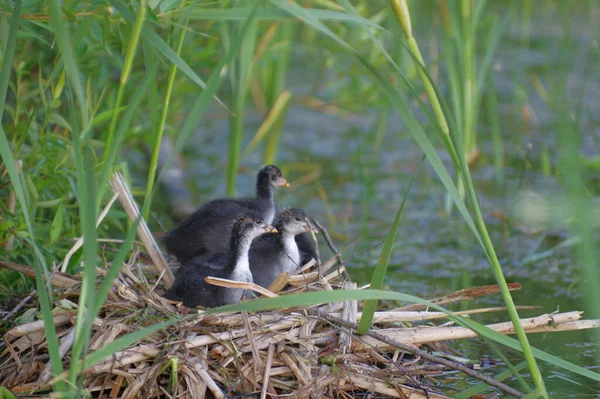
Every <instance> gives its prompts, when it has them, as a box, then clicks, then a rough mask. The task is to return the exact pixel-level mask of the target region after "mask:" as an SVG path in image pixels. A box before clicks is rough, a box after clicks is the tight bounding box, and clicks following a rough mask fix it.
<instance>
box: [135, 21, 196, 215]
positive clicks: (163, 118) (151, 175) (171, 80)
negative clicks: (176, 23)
mask: <svg viewBox="0 0 600 399" xmlns="http://www.w3.org/2000/svg"><path fill="white" fill-rule="evenodd" d="M187 24H188V21H187V20H186V21H185V22H183V24H182V27H181V28H180V31H179V38H178V39H177V48H176V50H175V51H176V52H177V55H180V54H181V49H182V47H183V41H184V39H185V31H186V28H187ZM176 74H177V65H176V64H175V63H172V64H171V66H170V67H169V75H168V78H167V88H166V91H165V101H164V103H163V106H162V110H161V114H160V120H159V122H158V126H157V129H156V132H155V136H154V145H153V147H152V158H151V159H150V168H149V170H148V179H147V182H146V193H145V195H144V208H143V211H142V215H143V217H144V218H145V219H148V215H149V214H150V205H151V202H152V191H153V189H154V180H155V179H156V169H157V167H158V156H159V154H160V146H161V143H162V137H163V134H164V130H165V124H166V122H167V115H168V113H169V104H170V101H171V94H172V92H173V86H174V84H175V75H176Z"/></svg>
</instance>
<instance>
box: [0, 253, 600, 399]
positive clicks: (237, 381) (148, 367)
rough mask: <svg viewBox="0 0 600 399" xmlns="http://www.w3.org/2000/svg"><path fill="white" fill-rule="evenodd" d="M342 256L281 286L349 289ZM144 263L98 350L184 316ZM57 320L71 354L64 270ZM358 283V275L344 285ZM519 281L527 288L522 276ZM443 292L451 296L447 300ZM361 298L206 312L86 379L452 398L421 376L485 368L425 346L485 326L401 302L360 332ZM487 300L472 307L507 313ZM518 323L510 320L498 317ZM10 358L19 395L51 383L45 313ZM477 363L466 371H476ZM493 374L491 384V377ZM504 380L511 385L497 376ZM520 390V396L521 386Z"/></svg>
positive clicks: (131, 392)
mask: <svg viewBox="0 0 600 399" xmlns="http://www.w3.org/2000/svg"><path fill="white" fill-rule="evenodd" d="M336 265H337V263H336V259H335V258H333V259H332V260H330V261H329V262H327V263H325V264H324V265H323V270H322V276H323V277H322V279H321V280H319V277H318V276H319V273H317V272H310V271H309V270H308V269H309V268H310V266H311V264H309V265H307V266H306V267H305V268H304V270H303V271H301V272H300V273H298V274H297V275H295V276H287V275H282V276H281V278H280V279H279V280H278V281H276V282H275V283H274V284H273V286H272V287H270V288H271V289H272V290H274V291H278V287H281V286H283V285H285V286H287V287H288V288H287V289H286V290H285V291H279V292H277V293H276V294H277V295H287V294H289V293H294V292H301V291H305V290H330V289H338V288H342V285H344V284H343V282H341V281H340V276H341V272H340V269H339V268H336ZM143 270H148V268H144V267H143V264H142V263H141V262H140V260H139V258H138V257H137V256H135V257H133V258H132V259H131V260H130V262H129V264H128V265H127V266H125V267H124V268H123V270H122V272H121V274H120V275H119V276H118V278H117V279H116V280H115V283H114V285H113V290H112V291H111V292H110V294H109V297H108V300H107V302H106V304H105V305H104V307H103V310H102V313H101V315H100V317H98V318H97V319H96V321H95V324H94V333H93V335H92V339H91V341H90V350H95V349H97V348H100V347H102V346H103V345H106V344H107V343H109V342H111V341H113V340H115V339H116V338H118V337H120V336H122V335H123V334H127V333H128V332H131V331H135V330H137V329H139V328H141V327H143V326H145V325H149V324H154V323H157V322H160V321H162V320H167V319H171V318H174V317H178V316H179V314H178V305H177V304H174V303H171V302H169V301H167V300H165V299H164V298H162V297H161V296H160V295H159V294H160V293H162V291H163V287H162V286H161V285H156V284H155V283H153V282H152V281H149V279H150V278H149V277H148V273H144V272H143ZM57 281H58V282H59V285H60V286H61V288H56V294H57V295H56V298H58V299H57V300H56V302H55V315H56V316H55V319H54V322H55V325H56V326H57V329H58V331H59V336H60V337H61V351H62V353H63V359H64V361H65V364H66V363H67V362H68V360H69V350H70V343H71V342H72V340H73V333H74V327H73V326H74V320H73V318H74V317H75V314H76V311H75V309H76V307H77V305H76V299H77V295H78V289H77V285H76V284H77V282H76V280H74V279H73V286H72V287H65V285H67V284H65V281H64V280H57ZM345 285H346V287H348V283H346V284H345ZM513 288H519V287H518V286H513ZM496 291H497V288H496V287H495V286H490V287H480V288H477V289H472V290H468V291H463V292H461V293H454V294H452V295H449V296H447V297H446V299H452V298H455V299H456V298H458V299H461V300H462V299H464V298H465V297H471V298H472V297H473V296H474V295H476V296H480V295H486V294H489V293H494V292H496ZM442 301H443V300H442ZM358 308H360V306H359V304H357V303H356V302H354V301H349V302H344V303H336V304H329V305H323V306H313V307H306V308H290V309H285V310H279V311H262V312H256V313H253V314H246V313H241V314H228V315H218V316H216V315H206V314H203V312H200V313H199V314H198V316H197V317H196V318H194V319H192V320H186V321H182V322H181V323H179V324H176V325H174V326H172V327H169V328H167V329H165V330H163V331H160V332H157V333H155V334H152V335H150V336H148V337H146V338H145V339H143V340H142V341H140V342H137V343H135V344H134V345H131V346H130V347H129V348H127V349H125V350H123V351H121V352H118V353H116V354H115V355H114V356H111V357H110V358H108V359H105V360H104V361H102V362H100V363H99V364H96V365H93V366H92V367H89V368H88V369H87V370H86V372H85V376H84V379H85V386H86V388H87V390H88V391H89V392H90V393H91V394H92V395H93V396H95V397H111V398H116V397H123V398H133V397H141V396H142V395H143V396H144V397H148V398H150V397H190V398H203V397H205V395H206V394H207V392H208V391H210V392H211V393H212V395H214V396H215V397H217V398H224V397H226V396H229V395H234V394H240V393H249V392H254V393H256V394H257V395H259V394H260V395H261V397H263V398H264V397H266V396H267V395H270V396H274V395H288V394H290V395H292V397H314V398H321V397H326V396H330V397H333V396H338V395H339V396H342V397H343V396H348V397H352V396H354V395H355V394H356V393H358V392H363V393H364V392H375V393H377V394H379V395H380V396H385V397H398V398H406V397H408V398H426V397H427V395H428V397H429V398H441V397H443V396H442V395H441V394H436V393H435V392H432V390H431V389H430V388H429V387H427V386H426V385H425V384H424V383H423V382H422V377H423V376H424V375H429V374H432V373H435V374H437V373H441V372H444V371H448V370H453V369H457V370H460V371H463V372H467V373H469V374H470V375H471V376H474V377H475V378H481V379H483V378H482V377H483V376H482V375H481V374H479V373H478V372H476V371H475V370H473V369H470V368H469V367H467V366H466V365H464V364H460V363H457V362H456V361H455V360H448V359H446V358H437V357H436V356H432V355H431V354H430V353H427V352H425V351H421V350H419V349H418V347H420V346H423V345H427V344H429V343H433V342H439V341H445V340H454V339H459V338H467V337H473V336H475V335H474V333H472V332H471V331H470V330H467V329H464V328H461V327H455V326H451V325H444V326H432V325H430V324H431V323H428V325H419V326H410V325H409V324H408V323H409V322H416V321H428V320H433V319H439V318H443V317H445V315H444V314H443V313H440V312H428V311H405V310H391V311H385V312H378V313H376V315H375V319H374V321H375V323H376V326H377V328H376V329H375V330H374V333H372V334H371V335H369V336H357V335H355V334H353V328H352V327H353V324H352V323H354V322H355V321H356V318H357V317H359V316H360V312H358V311H357V310H358ZM498 310H502V308H489V309H477V310H473V311H468V312H462V313H463V314H469V313H471V314H473V313H481V312H490V311H498ZM580 315H581V313H580V312H569V313H562V314H554V315H543V316H539V317H537V318H533V319H527V320H524V325H525V326H526V330H527V331H530V332H542V331H544V332H546V331H557V330H565V329H573V328H590V327H594V326H598V325H599V323H598V322H594V321H578V319H579V318H580ZM489 327H490V328H493V329H495V330H496V331H499V332H502V333H506V334H508V333H512V325H511V324H510V323H500V324H496V325H490V326H489ZM4 342H5V345H6V348H4V350H3V352H2V355H1V358H0V362H1V363H0V364H1V365H0V383H1V384H2V385H4V386H6V387H8V388H10V389H11V390H12V391H13V392H15V393H17V394H33V393H34V392H40V391H41V392H44V390H47V389H49V382H50V380H51V376H50V373H49V364H48V363H49V362H48V356H47V353H46V350H45V335H44V330H43V324H42V323H41V322H40V321H35V322H30V323H26V324H22V325H19V326H16V327H14V328H13V329H11V330H9V331H8V332H6V333H5V334H4ZM465 370H466V371H465ZM489 380H490V379H488V380H487V381H486V382H488V383H489V382H490V381H489ZM492 382H493V383H495V384H496V385H497V386H498V387H499V388H500V389H505V390H508V391H510V390H511V388H509V387H506V386H504V385H503V384H501V383H499V382H497V381H495V382H494V381H493V380H492ZM510 392H511V394H513V395H517V396H520V395H518V392H514V390H512V391H510Z"/></svg>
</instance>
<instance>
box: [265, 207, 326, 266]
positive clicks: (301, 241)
mask: <svg viewBox="0 0 600 399" xmlns="http://www.w3.org/2000/svg"><path fill="white" fill-rule="evenodd" d="M280 216H281V214H278V215H275V220H279V218H280ZM307 220H308V218H307ZM311 230H313V231H315V232H318V230H317V229H315V228H314V227H313V226H312V224H311ZM296 245H298V249H299V250H300V265H301V266H304V265H305V264H307V263H308V262H310V260H311V259H314V260H316V261H317V262H321V259H319V255H318V254H317V251H316V250H315V245H314V243H313V240H312V237H310V235H309V234H308V233H303V234H298V235H297V236H296Z"/></svg>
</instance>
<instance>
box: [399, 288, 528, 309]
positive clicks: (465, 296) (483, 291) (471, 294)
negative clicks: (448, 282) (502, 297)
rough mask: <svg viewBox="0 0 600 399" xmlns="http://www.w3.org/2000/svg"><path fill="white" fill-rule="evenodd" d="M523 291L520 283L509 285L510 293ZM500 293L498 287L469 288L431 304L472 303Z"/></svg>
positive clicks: (417, 306) (420, 306)
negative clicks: (482, 297) (476, 299)
mask: <svg viewBox="0 0 600 399" xmlns="http://www.w3.org/2000/svg"><path fill="white" fill-rule="evenodd" d="M520 289H521V284H519V283H509V284H508V290H509V291H517V290H520ZM499 292H500V287H498V286H497V285H485V286H482V287H474V288H467V289H464V290H460V291H456V292H453V293H451V294H448V295H445V296H443V297H440V298H434V299H430V300H429V302H432V303H434V304H436V305H443V304H446V303H452V302H458V301H472V300H473V299H475V298H479V297H480V296H484V295H492V294H497V293H499ZM420 309H427V306H425V305H419V304H413V305H408V306H403V307H401V308H398V310H420Z"/></svg>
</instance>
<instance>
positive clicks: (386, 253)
mask: <svg viewBox="0 0 600 399" xmlns="http://www.w3.org/2000/svg"><path fill="white" fill-rule="evenodd" d="M424 160H425V155H423V157H422V158H421V162H420V163H419V167H417V169H416V170H415V173H414V174H413V176H412V178H411V179H410V182H409V183H408V187H407V189H406V192H405V193H404V197H403V198H402V202H401V203H400V207H398V211H397V212H396V216H395V217H394V221H393V222H392V225H391V227H390V230H389V232H388V234H387V236H386V237H385V241H384V243H383V248H382V249H381V254H380V255H379V260H378V261H377V265H376V266H375V270H374V271H373V277H371V285H370V288H371V289H373V290H380V289H381V288H382V287H383V281H384V280H385V274H386V272H387V266H388V263H389V262H390V257H391V256H392V250H393V249H394V243H395V242H396V234H397V233H398V226H399V225H400V217H401V216H402V212H403V211H404V205H406V199H407V198H408V193H410V189H411V187H412V184H413V182H414V180H415V178H416V177H417V173H418V172H419V169H420V168H421V165H422V164H423V161H424ZM376 307H377V300H369V301H366V302H365V304H364V307H363V312H362V316H361V318H360V322H359V325H358V330H356V332H357V333H358V334H367V333H368V332H369V330H370V329H371V322H372V321H373V315H374V314H375V308H376Z"/></svg>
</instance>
